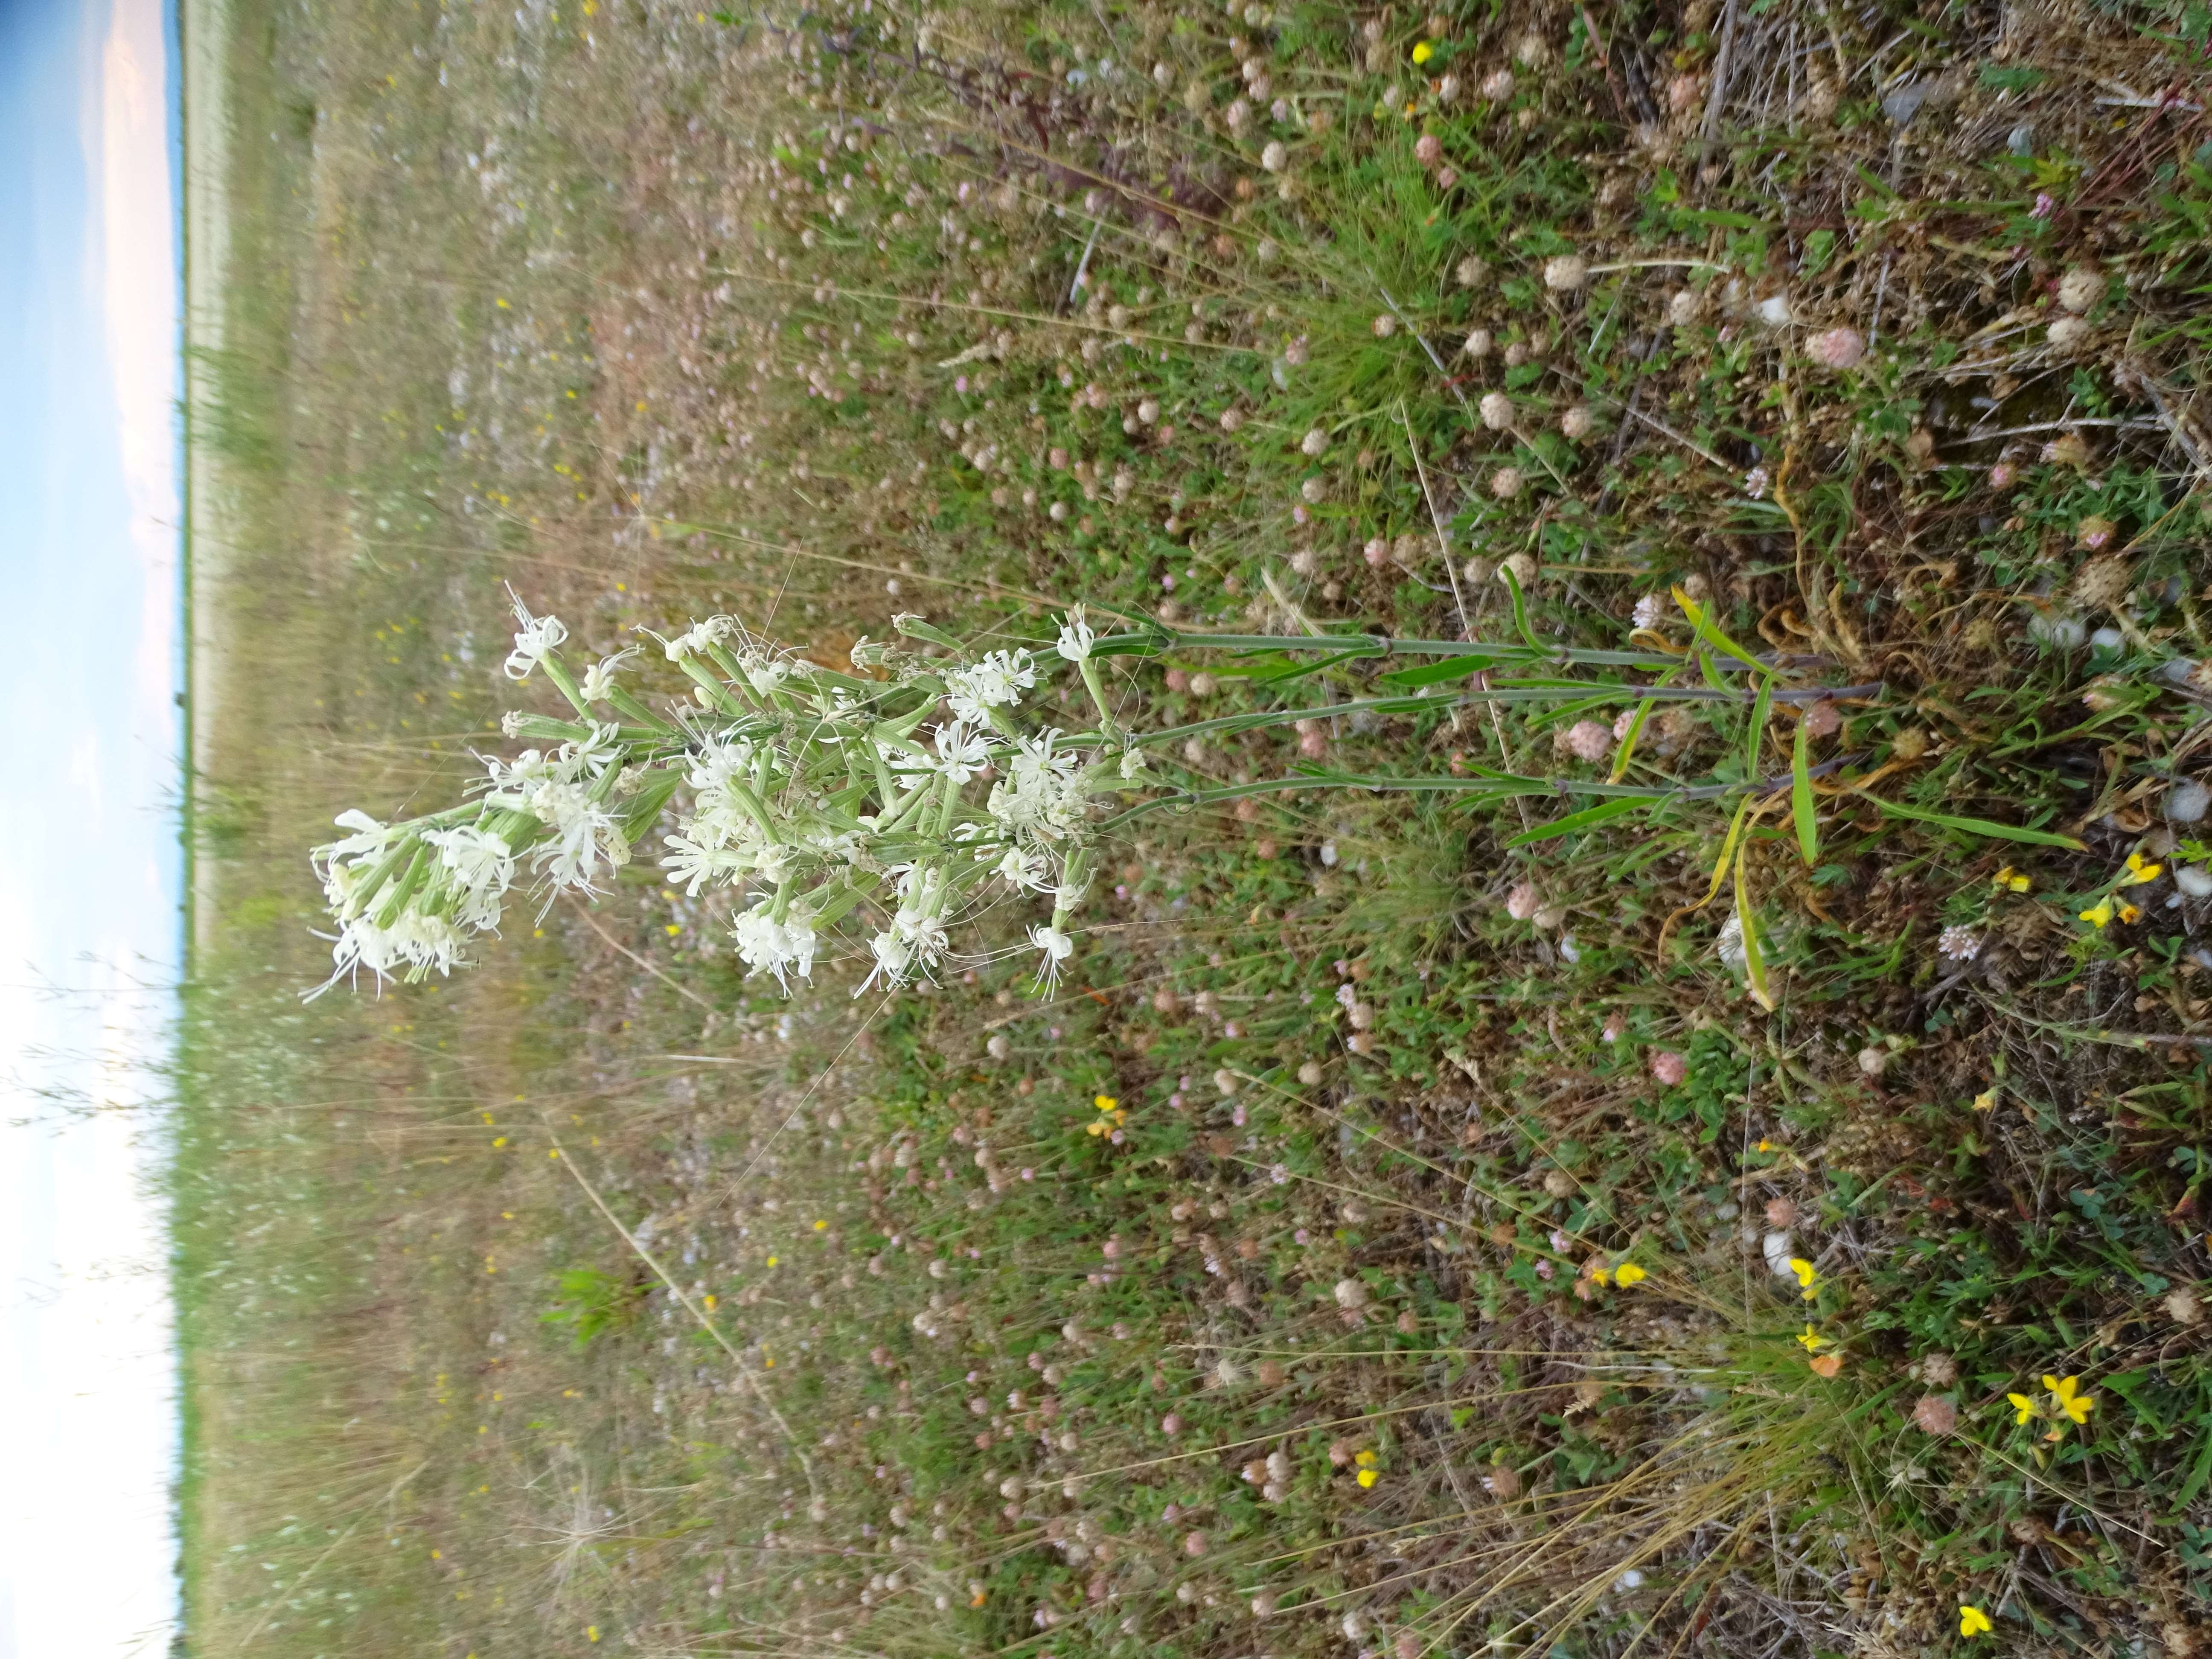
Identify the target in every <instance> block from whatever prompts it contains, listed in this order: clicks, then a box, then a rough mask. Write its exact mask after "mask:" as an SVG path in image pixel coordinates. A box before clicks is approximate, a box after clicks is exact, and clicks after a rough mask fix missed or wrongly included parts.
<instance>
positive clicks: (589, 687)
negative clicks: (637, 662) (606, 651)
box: [577, 645, 637, 702]
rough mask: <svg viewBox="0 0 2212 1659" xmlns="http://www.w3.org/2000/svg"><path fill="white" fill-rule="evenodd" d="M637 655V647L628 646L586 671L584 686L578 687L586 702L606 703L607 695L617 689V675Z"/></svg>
mask: <svg viewBox="0 0 2212 1659" xmlns="http://www.w3.org/2000/svg"><path fill="white" fill-rule="evenodd" d="M636 654H637V647H635V646H634V645H633V646H626V647H623V649H622V650H620V651H617V652H616V653H615V654H614V655H613V656H611V657H602V658H600V659H599V661H597V662H595V663H593V664H592V665H591V666H590V667H589V668H586V670H585V671H584V679H583V684H580V686H578V687H577V690H580V691H581V692H582V693H583V696H584V701H585V702H605V701H606V700H607V694H608V693H609V692H610V691H611V690H614V689H615V675H616V674H617V672H619V671H621V669H622V668H623V665H625V664H626V663H628V662H629V659H631V658H632V657H634V656H635V655H636Z"/></svg>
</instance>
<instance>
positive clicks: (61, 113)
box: [0, 0, 182, 1659]
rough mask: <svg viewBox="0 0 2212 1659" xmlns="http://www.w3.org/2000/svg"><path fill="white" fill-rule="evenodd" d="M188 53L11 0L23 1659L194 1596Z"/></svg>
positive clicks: (157, 26) (9, 649) (9, 1556)
mask: <svg viewBox="0 0 2212 1659" xmlns="http://www.w3.org/2000/svg"><path fill="white" fill-rule="evenodd" d="M173 63H174V40H173V34H172V22H171V20H170V18H169V16H168V15H167V4H166V3H165V0H0V227H4V228H0V454H5V455H6V456H7V457H8V461H9V465H8V486H7V488H6V489H5V490H4V491H0V604H3V605H4V606H5V609H6V613H7V620H8V623H9V627H8V629H7V630H6V634H5V636H4V637H5V641H6V646H5V649H4V650H0V697H4V699H5V706H6V707H8V708H10V709H12V710H13V711H14V716H13V723H12V725H11V727H10V731H9V739H8V744H7V749H6V755H7V762H8V764H7V766H6V769H5V773H4V780H5V781H0V848H5V849H6V853H7V854H8V856H7V857H6V858H5V859H4V860H0V1120H4V1121H0V1345H4V1347H0V1423H4V1424H5V1425H7V1438H8V1453H7V1471H8V1474H7V1479H6V1480H4V1481H0V1659H60V1656H73V1659H108V1656H115V1655H140V1654H143V1655H146V1656H149V1659H150V1656H155V1655H159V1654H162V1653H165V1652H166V1651H167V1644H168V1640H169V1632H170V1626H171V1623H172V1620H173V1613H174V1608H175V1601H176V1591H175V1583H174V1564H175V1557H176V1542H175V1539H174V1536H173V1528H172V1520H171V1514H170V1486H171V1482H172V1480H173V1476H174V1472H175V1468H176V1455H177V1415H176V1401H175V1359H174V1355H173V1347H172V1322H171V1317H170V1310H169V1303H168V1292H167V1255H166V1253H167V1240H166V1234H165V1231H164V1227H163V1220H162V1216H161V1211H160V1209H159V1206H158V1203H157V1201H156V1200H155V1197H154V1196H153V1194H152V1193H151V1190H150V1188H149V1181H148V1170H149V1165H150V1164H151V1162H152V1160H153V1159H154V1158H155V1155H156V1152H157V1127H158V1126H157V1124H156V1121H155V1117H154V1115H153V1109H152V1107H151V1104H150V1102H151V1101H152V1099H153V1098H154V1097H155V1087H154V1085H152V1084H150V1083H149V1075H150V1073H149V1070H148V1063H149V1060H158V1058H159V1056H160V1054H161V1052H162V1045H163V1043H164V1042H165V1041H166V1038H167V1032H168V1030H169V1027H170V1016H171V1013H172V1010H173V987H174V984H175V981H176V977H177V974H178V971H179V969H178V963H179V953H180V946H181V939H182V930H181V927H180V925H179V924H180V917H179V895H180V875H181V860H180V857H179V845H178V839H177V811H176V809H177V799H178V793H179V763H178V757H179V731H180V726H179V714H180V711H179V708H177V706H176V704H175V702H174V693H175V692H176V690H177V689H178V687H179V684H180V679H179V599H178V586H179V585H178V572H179V535H178V525H179V503H178V462H179V453H178V431H177V423H176V416H175V404H176V398H177V396H178V392H179V386H180V379H179V351H178V337H177V319H178V294H179V289H178V264H177V256H178V246H177V231H176V212H175V197H174V193H173V182H174V175H175V171H176V161H175V155H174V151H173V137H174V120H175V112H176V94H175V81H174V76H173ZM67 1100H75V1101H76V1102H79V1103H82V1104H81V1107H80V1109H74V1110H72V1109H67V1108H66V1107H65V1106H64V1105H63V1104H61V1103H60V1102H62V1101H67ZM85 1107H94V1108H98V1109H83V1108H85Z"/></svg>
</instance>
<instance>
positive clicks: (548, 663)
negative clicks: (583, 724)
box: [538, 651, 592, 720]
mask: <svg viewBox="0 0 2212 1659" xmlns="http://www.w3.org/2000/svg"><path fill="white" fill-rule="evenodd" d="M538 666H539V667H540V668H543V669H544V671H545V678H547V679H549V680H550V681H552V682H553V684H555V686H556V687H557V688H559V690H560V692H561V695H562V696H564V697H566V698H568V701H569V702H570V703H571V704H573V705H574V708H575V710H576V712H577V713H578V714H581V715H582V716H583V717H584V718H585V719H586V720H589V719H591V718H592V705H591V704H589V703H587V702H585V701H584V694H583V693H582V692H581V691H579V690H577V689H576V682H575V681H574V680H573V679H571V678H568V670H567V669H565V668H563V667H562V665H561V659H559V658H558V657H556V656H555V655H554V654H553V653H551V652H550V651H549V652H547V653H545V654H544V656H542V657H540V658H539V659H538Z"/></svg>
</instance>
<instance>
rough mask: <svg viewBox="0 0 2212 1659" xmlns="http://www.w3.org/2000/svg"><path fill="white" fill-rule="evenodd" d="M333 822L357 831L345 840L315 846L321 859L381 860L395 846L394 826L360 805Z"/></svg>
mask: <svg viewBox="0 0 2212 1659" xmlns="http://www.w3.org/2000/svg"><path fill="white" fill-rule="evenodd" d="M331 822H332V823H336V824H337V827H338V828H339V829H350V830H352V831H353V832H354V833H353V834H352V835H350V836H346V837H345V838H344V839H343V841H334V842H331V844H330V845H329V846H327V847H318V848H316V849H315V856H316V857H317V858H318V859H323V860H337V859H352V858H360V859H379V858H381V857H383V856H384V854H385V851H386V848H389V847H390V846H391V845H392V834H393V830H392V826H391V825H389V824H386V823H378V822H377V821H376V820H375V819H374V818H373V817H369V815H368V813H366V812H364V811H362V810H361V809H360V808H359V807H357V806H356V807H353V808H351V809H349V811H343V812H341V813H339V814H338V815H337V817H336V818H334V819H332V820H331Z"/></svg>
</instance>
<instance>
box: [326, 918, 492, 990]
mask: <svg viewBox="0 0 2212 1659" xmlns="http://www.w3.org/2000/svg"><path fill="white" fill-rule="evenodd" d="M325 937H328V935H325ZM460 949H461V936H460V934H459V933H456V932H455V931H454V929H453V924H452V923H451V922H449V921H447V920H446V919H445V918H444V917H442V916H426V915H422V912H420V911H419V910H416V909H415V908H412V907H410V908H408V909H406V910H404V911H403V912H401V913H400V915H399V916H398V919H397V920H396V921H393V923H392V926H391V927H378V926H377V925H376V923H375V922H374V921H371V920H370V919H369V918H368V917H367V916H356V917H355V918H354V919H353V920H352V921H349V922H347V923H346V924H345V926H344V927H342V928H340V929H339V931H338V934H337V939H335V940H333V941H332V943H331V976H330V977H329V978H328V979H326V980H325V981H323V982H322V983H321V984H320V985H319V986H317V987H315V988H314V989H313V991H310V992H309V993H307V1000H309V1001H311V1002H312V1001H313V1000H314V999H315V998H317V997H319V996H320V995H322V994H323V993H324V992H325V991H327V990H329V989H330V988H331V986H333V985H335V984H337V982H338V981H340V980H341V979H346V978H349V977H351V976H352V975H355V974H356V973H357V972H359V971H360V970H361V969H363V968H366V969H368V971H369V973H370V974H371V975H373V976H374V978H375V979H376V981H378V983H379V984H381V983H382V982H383V981H386V980H388V979H391V978H392V977H393V976H394V970H395V969H397V970H398V971H399V972H400V973H401V974H404V975H405V976H406V977H407V978H409V979H410V980H412V979H419V978H420V977H421V976H422V975H424V974H426V973H428V972H429V971H430V970H431V969H434V968H435V969H437V971H438V972H439V973H440V974H441V975H442V974H449V973H451V972H452V971H453V969H455V968H457V967H461V966H464V965H465V964H464V963H463V962H462V959H461V954H460Z"/></svg>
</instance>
